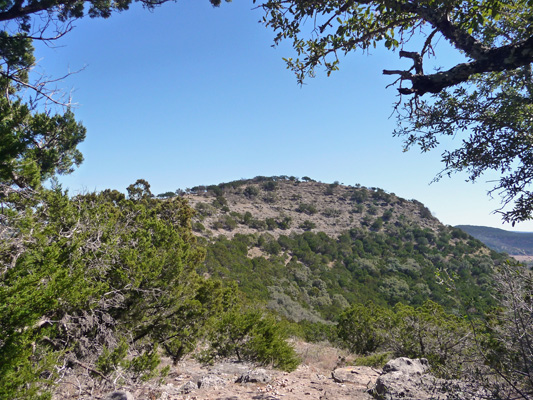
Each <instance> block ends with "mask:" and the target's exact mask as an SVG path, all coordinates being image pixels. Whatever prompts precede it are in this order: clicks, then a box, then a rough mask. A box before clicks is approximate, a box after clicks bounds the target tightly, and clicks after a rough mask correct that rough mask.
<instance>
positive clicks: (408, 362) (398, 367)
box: [383, 357, 429, 375]
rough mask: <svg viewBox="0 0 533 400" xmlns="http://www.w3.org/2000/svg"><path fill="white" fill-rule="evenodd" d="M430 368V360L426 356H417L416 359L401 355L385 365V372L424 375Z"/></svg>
mask: <svg viewBox="0 0 533 400" xmlns="http://www.w3.org/2000/svg"><path fill="white" fill-rule="evenodd" d="M428 370H429V363H428V360H426V359H425V358H416V359H414V360H412V359H410V358H407V357H399V358H395V359H394V360H390V361H389V362H388V363H387V364H386V365H385V366H384V367H383V373H384V374H385V373H389V372H395V371H398V372H402V373H404V374H408V375H422V374H425V373H426V372H427V371H428Z"/></svg>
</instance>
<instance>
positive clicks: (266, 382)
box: [54, 343, 483, 400]
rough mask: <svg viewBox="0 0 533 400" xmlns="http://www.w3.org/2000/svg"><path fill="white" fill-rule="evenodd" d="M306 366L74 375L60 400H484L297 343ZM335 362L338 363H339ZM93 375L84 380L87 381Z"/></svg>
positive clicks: (420, 371)
mask: <svg viewBox="0 0 533 400" xmlns="http://www.w3.org/2000/svg"><path fill="white" fill-rule="evenodd" d="M299 347H300V348H299V351H300V353H301V355H302V359H303V362H302V365H300V367H298V369H296V370H295V371H293V372H283V371H278V370H273V369H271V368H258V367H257V366H254V365H253V364H250V363H237V362H235V361H231V360H225V361H221V362H218V363H216V364H215V365H212V366H205V365H202V364H200V363H198V362H196V361H195V360H193V359H188V360H185V361H182V362H180V363H179V364H178V365H175V366H172V367H171V371H170V373H169V374H168V376H167V377H166V378H165V379H164V380H155V381H151V382H148V383H145V384H137V385H124V384H120V383H119V382H118V381H117V382H108V384H107V385H105V386H106V387H105V388H104V387H103V386H102V382H101V381H99V382H98V381H96V380H87V381H85V382H83V377H80V375H77V376H76V377H74V375H72V376H71V377H69V378H66V379H65V380H64V381H63V382H62V385H61V386H60V389H59V390H58V391H57V392H56V394H55V396H54V400H59V399H84V400H88V399H102V400H348V399H349V400H372V399H378V400H396V399H398V400H400V399H401V400H452V399H454V400H466V399H480V398H483V396H478V393H479V391H476V390H471V387H468V386H467V385H465V384H464V383H461V382H454V381H444V380H441V379H437V378H435V377H433V376H432V375H431V374H429V373H428V371H429V368H430V367H429V365H428V362H427V360H425V359H420V360H419V359H416V360H411V359H408V358H403V357H402V358H398V359H395V360H391V361H389V363H387V365H385V367H384V368H383V369H382V370H381V369H376V368H371V367H362V366H346V365H344V366H340V365H339V364H343V363H345V362H346V359H345V358H344V357H343V356H342V355H339V354H338V352H339V350H337V349H333V348H330V347H327V346H320V345H310V344H302V343H300V344H299ZM335 357H336V358H335ZM88 376H89V375H86V377H88Z"/></svg>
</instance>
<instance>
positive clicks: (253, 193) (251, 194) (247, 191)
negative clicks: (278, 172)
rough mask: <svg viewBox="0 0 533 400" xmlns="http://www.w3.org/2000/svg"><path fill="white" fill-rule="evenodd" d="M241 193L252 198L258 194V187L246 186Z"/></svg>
mask: <svg viewBox="0 0 533 400" xmlns="http://www.w3.org/2000/svg"><path fill="white" fill-rule="evenodd" d="M243 193H244V195H245V196H246V197H248V198H252V197H255V196H257V195H258V194H259V188H258V187H257V186H247V187H246V189H244V192H243Z"/></svg>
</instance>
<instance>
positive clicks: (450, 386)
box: [370, 357, 486, 400]
mask: <svg viewBox="0 0 533 400" xmlns="http://www.w3.org/2000/svg"><path fill="white" fill-rule="evenodd" d="M429 369H430V366H429V363H428V361H427V360H426V359H425V358H420V359H414V360H413V359H409V358H406V357H400V358H396V359H394V360H391V361H389V362H388V363H387V365H385V366H384V367H383V373H382V374H381V376H380V377H379V378H378V379H377V381H376V385H375V386H374V388H373V389H372V390H371V391H370V393H371V394H372V395H373V396H374V397H375V398H376V399H378V400H396V399H398V400H400V399H401V400H452V399H453V400H467V399H468V400H476V399H481V398H486V396H485V397H484V396H481V395H480V389H479V388H474V387H470V386H469V385H467V384H466V383H465V382H460V381H457V380H445V379H439V378H436V377H435V376H433V375H431V374H430V373H428V372H429Z"/></svg>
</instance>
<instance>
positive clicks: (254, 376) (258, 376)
mask: <svg viewBox="0 0 533 400" xmlns="http://www.w3.org/2000/svg"><path fill="white" fill-rule="evenodd" d="M271 380H272V377H271V376H270V375H269V374H268V373H267V371H266V370H264V369H262V368H257V369H253V370H250V371H248V372H247V373H245V374H243V375H241V376H240V377H239V378H238V379H237V380H236V381H235V383H268V382H270V381H271Z"/></svg>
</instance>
